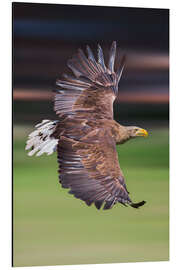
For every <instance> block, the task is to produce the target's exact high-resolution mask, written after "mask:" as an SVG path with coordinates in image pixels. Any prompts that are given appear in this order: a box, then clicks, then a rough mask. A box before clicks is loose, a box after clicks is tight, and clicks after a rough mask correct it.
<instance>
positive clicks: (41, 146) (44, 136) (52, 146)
mask: <svg viewBox="0 0 180 270" xmlns="http://www.w3.org/2000/svg"><path fill="white" fill-rule="evenodd" d="M57 123H58V121H50V120H43V121H42V122H41V123H39V124H37V125H36V126H35V127H36V129H35V130H34V131H33V132H32V133H30V134H29V136H28V140H27V142H26V147H25V149H26V150H30V152H28V156H32V155H34V154H35V153H36V156H41V155H42V154H43V153H46V154H47V155H51V154H52V153H53V152H55V151H56V148H57V144H58V139H55V138H54V137H53V136H52V134H53V133H54V131H55V129H56V125H57Z"/></svg>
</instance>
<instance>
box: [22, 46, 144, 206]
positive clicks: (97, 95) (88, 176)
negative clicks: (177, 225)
mask: <svg viewBox="0 0 180 270" xmlns="http://www.w3.org/2000/svg"><path fill="white" fill-rule="evenodd" d="M87 54H88V57H86V56H85V55H84V53H83V52H82V51H81V50H79V51H78V53H77V55H75V56H74V57H73V58H72V59H71V60H69V61H68V66H69V67H70V68H71V70H72V71H73V73H74V75H75V77H71V76H67V75H65V76H64V77H65V79H64V80H57V82H56V85H57V88H56V94H55V98H54V99H55V104H54V110H55V112H56V114H57V115H58V116H59V117H60V121H55V122H50V121H49V122H47V121H48V120H47V121H46V122H45V123H43V124H41V125H38V126H37V127H38V131H39V132H41V134H42V135H41V138H40V135H39V133H38V131H37V132H36V133H33V135H32V134H31V135H30V139H29V141H28V143H27V149H29V148H31V147H33V149H32V148H31V149H32V151H31V152H30V155H32V154H34V153H35V152H36V151H39V153H40V154H42V153H43V152H46V153H48V154H49V153H51V152H52V145H53V147H54V149H53V150H56V149H57V152H58V162H59V181H60V183H61V184H62V187H64V188H69V189H70V191H69V193H71V194H74V196H75V197H76V198H79V199H81V200H83V201H85V202H86V204H87V205H91V204H92V203H94V204H95V206H96V207H97V208H98V209H100V207H101V206H102V204H104V208H103V209H109V208H112V206H113V205H114V204H116V203H117V202H120V203H122V204H124V205H126V204H129V205H131V206H132V207H135V208H138V207H139V206H141V205H143V204H144V203H145V202H144V201H142V202H140V203H137V204H135V203H132V201H131V199H130V197H129V193H128V191H127V188H126V184H125V181H124V176H123V173H122V171H121V169H120V166H119V161H118V155H117V151H116V144H121V143H124V142H126V141H127V140H129V139H130V138H134V137H136V136H146V135H147V132H146V131H145V130H144V129H141V128H138V127H125V126H122V125H120V124H118V123H117V122H116V121H114V120H113V102H114V100H115V98H116V96H117V94H118V83H119V80H120V78H121V74H122V71H123V68H124V62H125V57H122V60H121V61H120V65H119V68H118V69H117V71H116V72H115V71H114V61H115V55H116V42H113V44H112V47H111V50H110V55H109V62H108V67H106V66H105V63H104V57H103V51H102V49H101V47H100V46H99V45H98V61H96V60H95V58H94V55H93V53H92V51H91V50H90V48H89V47H87ZM44 126H45V127H44ZM43 127H44V129H43ZM43 130H44V133H43V132H42V131H43ZM43 134H44V136H45V135H46V136H47V134H48V139H47V137H45V141H47V143H46V144H43V146H41V147H40V145H41V141H42V140H43V138H44V137H43ZM38 136H39V137H38ZM34 138H36V139H34ZM34 141H35V142H36V143H34ZM33 143H34V144H33ZM49 145H51V147H50V146H49ZM56 147H57V148H56ZM40 154H39V155H40Z"/></svg>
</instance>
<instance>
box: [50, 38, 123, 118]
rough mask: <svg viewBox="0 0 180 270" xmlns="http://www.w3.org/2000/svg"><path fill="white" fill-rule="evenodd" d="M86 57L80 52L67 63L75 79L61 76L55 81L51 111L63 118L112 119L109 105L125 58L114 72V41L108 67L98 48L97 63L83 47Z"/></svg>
mask: <svg viewBox="0 0 180 270" xmlns="http://www.w3.org/2000/svg"><path fill="white" fill-rule="evenodd" d="M87 54H88V57H86V56H85V54H84V53H83V51H82V50H80V49H79V51H78V53H77V54H76V55H75V56H74V57H73V58H72V59H70V60H69V61H68V67H69V68H70V69H71V70H72V71H73V73H74V75H75V77H71V76H69V75H66V74H65V75H64V77H65V80H57V81H56V91H55V92H56V94H55V104H54V110H55V111H56V114H58V115H59V116H60V118H62V117H63V116H73V115H76V116H79V114H81V115H80V116H81V118H82V117H84V118H86V117H91V118H92V117H93V118H96V119H97V118H102V117H104V118H108V119H112V118H113V102H114V99H115V97H116V95H117V93H118V83H119V80H120V78H121V74H122V71H123V68H124V62H125V57H124V56H123V57H122V60H121V61H120V62H119V68H118V69H117V71H116V72H115V71H114V62H115V56H116V42H113V44H112V46H111V49H110V54H109V61H108V66H107V67H106V66H105V63H104V56H103V51H102V48H101V47H100V45H98V60H97V61H96V60H95V58H94V55H93V53H92V51H91V49H90V48H89V47H88V46H87Z"/></svg>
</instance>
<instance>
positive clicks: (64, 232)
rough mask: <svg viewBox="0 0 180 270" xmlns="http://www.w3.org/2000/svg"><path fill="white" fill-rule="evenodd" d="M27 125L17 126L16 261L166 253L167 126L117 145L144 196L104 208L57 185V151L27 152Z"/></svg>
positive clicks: (86, 260) (134, 188) (130, 182)
mask: <svg viewBox="0 0 180 270" xmlns="http://www.w3.org/2000/svg"><path fill="white" fill-rule="evenodd" d="M31 130H32V127H31V126H22V125H21V126H15V127H14V186H13V189H14V225H13V226H14V228H13V229H14V266H29V265H57V264H90V263H115V262H117V263H118V262H136V261H158V260H168V258H169V206H168V205H169V196H168V192H169V182H168V176H169V170H168V162H169V161H168V151H169V146H168V129H167V128H161V129H157V128H154V129H151V130H149V131H150V136H149V137H148V138H147V139H144V138H138V139H136V140H132V141H129V142H128V143H126V144H124V145H121V146H118V148H117V149H118V153H119V160H120V165H121V168H122V169H123V172H124V174H125V178H126V183H127V186H128V190H129V191H130V195H131V198H132V199H133V200H134V201H140V200H146V201H147V203H146V204H145V205H144V206H143V207H142V208H141V209H138V210H137V209H133V208H131V207H123V206H121V205H120V204H117V205H116V206H115V207H114V208H113V209H111V210H107V211H98V210H97V209H96V208H95V207H94V206H91V207H88V206H86V205H85V203H84V202H82V201H80V200H78V199H75V198H74V197H73V196H72V195H70V194H68V193H67V190H66V189H62V188H61V186H60V185H59V183H58V174H57V170H58V164H57V159H56V154H54V155H53V156H49V157H48V156H45V155H44V156H42V157H28V156H27V155H26V153H25V151H24V146H25V140H26V136H27V134H28V133H29V132H30V131H31Z"/></svg>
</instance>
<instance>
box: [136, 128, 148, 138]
mask: <svg viewBox="0 0 180 270" xmlns="http://www.w3.org/2000/svg"><path fill="white" fill-rule="evenodd" d="M136 136H144V137H147V136H148V132H147V130H145V129H143V128H140V129H139V130H138V131H137V133H136Z"/></svg>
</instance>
